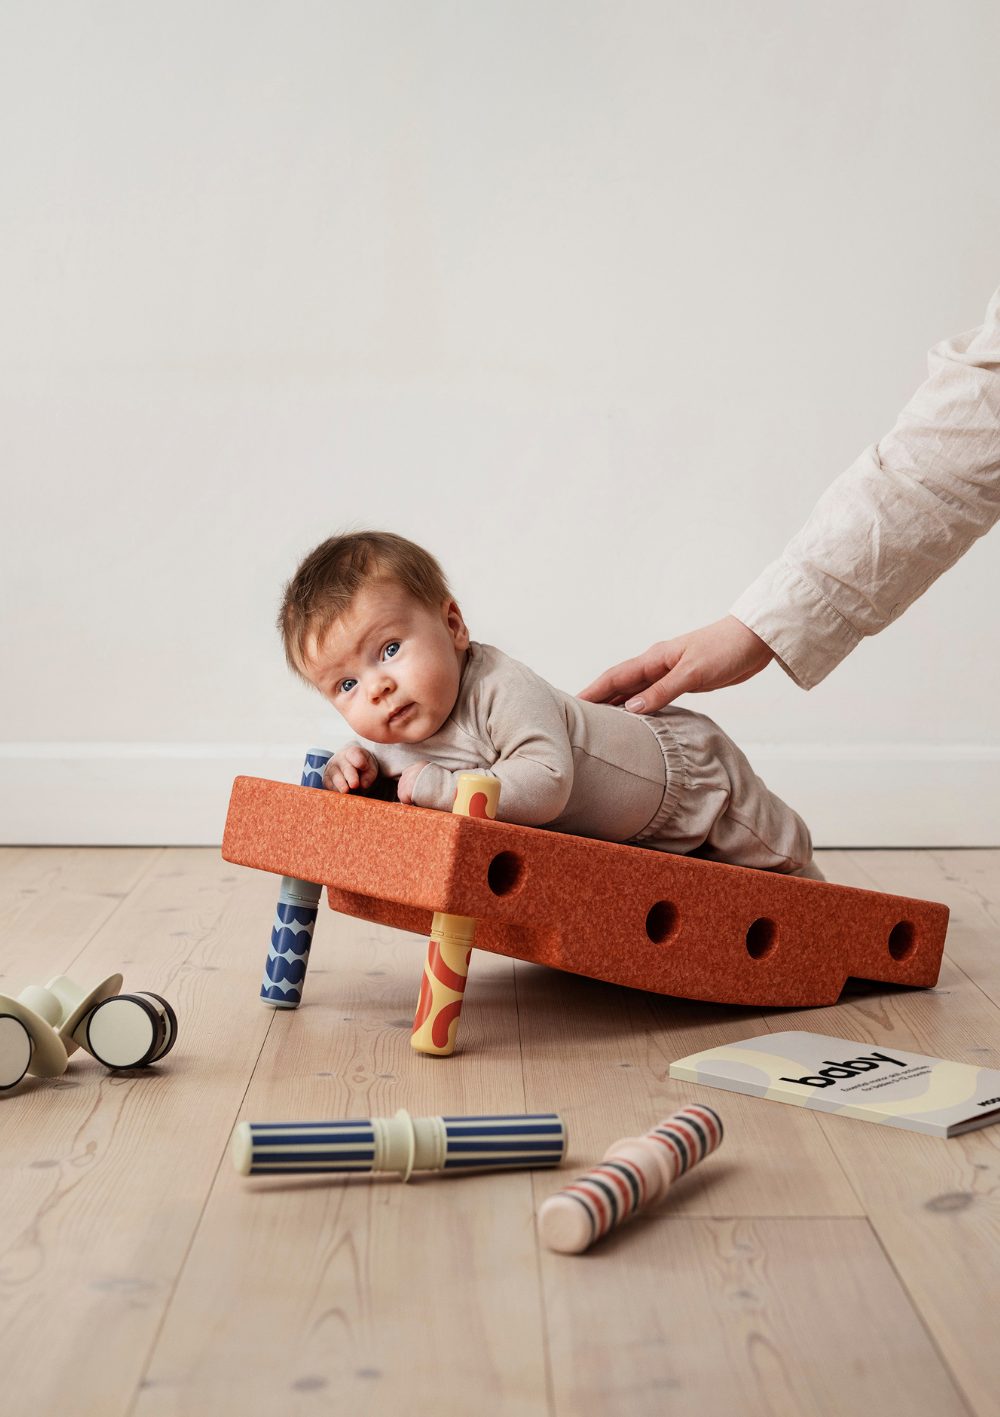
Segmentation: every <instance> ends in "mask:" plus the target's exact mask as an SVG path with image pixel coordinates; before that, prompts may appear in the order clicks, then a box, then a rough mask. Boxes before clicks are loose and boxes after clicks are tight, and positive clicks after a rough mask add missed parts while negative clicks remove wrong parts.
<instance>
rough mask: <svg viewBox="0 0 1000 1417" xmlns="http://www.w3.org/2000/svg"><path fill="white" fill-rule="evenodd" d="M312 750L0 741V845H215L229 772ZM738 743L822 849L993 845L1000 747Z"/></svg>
mask: <svg viewBox="0 0 1000 1417" xmlns="http://www.w3.org/2000/svg"><path fill="white" fill-rule="evenodd" d="M308 746H310V745H308V744H306V745H304V746H303V748H302V749H298V748H289V747H283V746H272V747H267V746H261V745H259V744H256V745H252V744H251V745H248V744H236V745H232V746H226V745H220V744H217V743H4V744H0V844H3V845H46V846H50V845H79V846H108V845H118V846H217V845H218V844H219V842H220V841H221V839H222V828H223V824H224V822H225V818H226V808H227V804H228V801H229V791H230V787H231V785H232V780H233V778H234V777H236V776H237V775H248V776H251V777H270V778H276V779H278V780H280V781H285V782H297V781H298V780H299V772H300V770H301V766H302V758H303V755H304V750H305V748H306V747H308ZM326 746H327V747H329V748H334V749H335V748H337V747H338V746H339V743H338V742H337V741H336V740H331V741H330V742H329V743H328V744H327V745H326ZM745 747H746V751H747V755H748V756H749V758H750V761H751V762H752V763H753V765H754V767H755V769H756V770H757V771H758V772H759V773H760V775H761V777H763V778H764V780H765V782H766V783H767V784H768V786H769V787H770V788H772V789H773V791H775V792H776V793H778V795H779V796H780V797H783V798H784V799H785V801H787V802H789V803H790V804H791V805H792V806H794V807H795V809H796V811H797V812H799V813H800V814H801V815H802V816H803V817H804V818H805V819H806V821H807V822H808V823H809V825H810V827H811V829H812V833H813V838H814V840H815V842H816V845H817V846H820V847H823V846H858V847H861V846H882V847H893V846H899V847H904V846H907V847H920V846H997V845H1000V805H998V804H1000V747H998V746H995V745H992V744H949V745H933V746H929V745H923V744H898V745H895V746H885V745H881V744H867V745H852V746H836V747H829V746H825V745H821V744H802V745H798V746H795V747H780V746H776V745H773V744H758V745H756V746H755V745H753V744H747V745H745Z"/></svg>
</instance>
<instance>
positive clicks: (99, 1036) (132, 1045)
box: [87, 994, 166, 1068]
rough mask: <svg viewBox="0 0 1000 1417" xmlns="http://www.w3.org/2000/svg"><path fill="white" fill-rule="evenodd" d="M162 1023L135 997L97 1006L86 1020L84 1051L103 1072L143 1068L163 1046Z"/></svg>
mask: <svg viewBox="0 0 1000 1417" xmlns="http://www.w3.org/2000/svg"><path fill="white" fill-rule="evenodd" d="M165 1031H166V1030H165V1026H164V1021H163V1018H162V1017H161V1015H160V1014H159V1013H158V1012H157V1011H156V1009H155V1008H154V1007H153V1005H152V1004H151V1003H148V1002H147V1000H145V999H142V998H140V997H139V995H137V994H118V995H116V996H115V998H113V999H105V1001H104V1003H103V1004H98V1006H97V1008H96V1009H95V1010H94V1011H93V1013H92V1014H91V1015H90V1017H89V1018H88V1019H87V1048H88V1050H89V1051H90V1052H91V1053H92V1054H93V1055H94V1057H95V1058H96V1059H97V1061H98V1062H99V1063H103V1064H104V1066H105V1067H106V1068H142V1067H145V1065H146V1064H147V1063H148V1062H149V1061H150V1060H151V1059H152V1058H153V1056H154V1055H155V1054H156V1052H157V1051H158V1050H159V1048H160V1047H161V1046H162V1044H163V1038H164V1033H165Z"/></svg>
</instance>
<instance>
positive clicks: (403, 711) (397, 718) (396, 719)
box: [386, 704, 415, 728]
mask: <svg viewBox="0 0 1000 1417" xmlns="http://www.w3.org/2000/svg"><path fill="white" fill-rule="evenodd" d="M414 707H415V705H414V704H404V705H403V707H402V708H398V709H394V710H393V711H392V713H391V714H390V715H389V717H388V719H387V720H386V726H387V727H388V728H396V727H397V726H398V725H399V724H400V723H401V722H402V721H403V719H405V717H406V715H407V714H408V713H409V712H410V710H411V709H412V708H414Z"/></svg>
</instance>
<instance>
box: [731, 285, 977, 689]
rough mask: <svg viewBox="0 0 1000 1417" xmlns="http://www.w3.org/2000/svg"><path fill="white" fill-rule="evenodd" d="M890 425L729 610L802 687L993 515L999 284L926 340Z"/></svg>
mask: <svg viewBox="0 0 1000 1417" xmlns="http://www.w3.org/2000/svg"><path fill="white" fill-rule="evenodd" d="M928 366H929V371H930V373H929V377H928V379H927V380H926V381H925V382H924V383H923V384H921V386H920V388H919V389H918V390H917V392H916V393H915V394H914V396H913V398H912V399H911V400H910V402H909V403H908V404H907V405H906V407H905V408H904V409H903V411H902V413H901V414H900V415H899V418H898V419H897V421H896V425H895V427H894V428H893V429H892V431H891V432H890V433H889V434H887V436H886V437H885V438H883V439H882V440H881V442H879V443H878V444H876V445H875V446H874V447H871V448H868V449H867V450H866V451H865V452H864V453H862V455H861V456H860V457H859V458H858V460H857V461H856V462H855V463H854V464H853V465H852V466H851V467H849V468H848V469H847V471H846V472H845V473H843V474H842V475H841V476H840V477H838V478H837V480H836V481H835V482H834V483H832V485H831V486H830V487H829V488H828V490H827V491H826V492H825V493H824V494H823V496H822V497H821V498H820V500H819V502H818V503H817V504H816V507H815V509H814V511H813V512H812V515H811V516H810V518H809V520H808V521H807V522H806V524H805V526H804V527H803V528H802V530H801V531H800V532H798V534H797V535H796V536H794V537H793V538H792V540H791V541H790V542H789V543H788V545H787V546H786V547H785V550H784V552H783V553H782V555H781V556H780V557H779V558H778V560H777V561H774V562H772V564H771V565H770V566H768V567H767V568H766V569H765V570H764V571H763V573H762V574H761V575H760V576H759V577H758V578H757V580H756V581H754V582H753V584H752V585H751V586H749V587H748V589H747V590H746V591H744V593H743V595H742V596H741V597H740V598H739V600H738V601H737V602H736V604H735V605H734V606H733V607H732V610H731V612H730V613H731V614H732V615H734V616H735V617H736V619H737V620H740V621H742V622H743V624H744V625H746V626H747V627H748V628H749V629H751V630H753V631H754V633H755V634H757V635H759V636H760V638H761V639H762V640H764V642H765V643H766V644H767V645H769V646H770V648H771V649H773V650H774V652H775V654H776V656H777V657H778V660H779V662H780V663H781V664H782V667H783V668H784V669H785V670H786V671H787V673H788V674H790V675H791V677H792V678H793V679H794V680H795V682H796V683H797V684H800V685H801V686H802V687H803V688H804V689H811V688H812V687H813V686H814V685H815V684H818V683H819V682H820V681H821V680H822V679H824V678H825V677H826V676H827V674H829V673H830V671H831V670H832V669H834V668H835V667H836V666H837V665H838V664H839V663H840V661H841V660H842V659H843V658H844V657H845V656H846V655H847V654H849V653H850V651H851V650H852V649H853V648H854V647H855V645H856V644H857V643H858V642H859V640H861V639H863V638H864V637H865V636H866V635H875V634H878V632H879V631H880V630H882V629H884V628H885V627H886V625H888V624H890V623H891V622H892V621H893V620H895V619H896V618H897V616H899V615H901V614H902V613H903V611H904V610H905V609H906V608H907V606H908V605H911V604H912V603H913V601H914V600H916V599H917V597H918V596H919V595H922V594H923V592H924V591H925V590H926V589H927V587H928V586H929V585H931V584H932V582H933V581H935V580H936V579H937V578H938V576H940V575H941V573H942V572H943V571H946V570H947V569H948V567H949V566H952V565H954V563H955V562H956V561H957V560H958V559H959V557H960V556H962V555H963V553H964V552H966V551H967V550H968V549H969V547H970V546H971V545H972V543H973V542H974V541H975V540H976V538H977V537H980V536H982V535H983V533H984V532H987V531H989V529H990V527H991V526H993V524H994V523H995V522H996V520H997V518H998V517H1000V290H997V291H996V292H995V293H994V295H993V298H992V300H991V301H990V305H989V308H988V309H987V312H986V318H985V320H984V322H983V324H982V326H981V327H980V328H979V329H977V330H973V331H971V332H969V333H967V334H964V335H958V336H956V337H955V338H954V339H951V340H947V341H945V343H943V344H940V345H937V346H935V348H934V349H932V350H931V352H930V354H929V356H928Z"/></svg>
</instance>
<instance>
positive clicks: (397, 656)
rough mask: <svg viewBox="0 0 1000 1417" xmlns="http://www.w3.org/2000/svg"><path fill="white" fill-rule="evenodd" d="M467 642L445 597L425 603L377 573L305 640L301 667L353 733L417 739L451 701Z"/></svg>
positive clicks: (372, 738) (434, 727)
mask: <svg viewBox="0 0 1000 1417" xmlns="http://www.w3.org/2000/svg"><path fill="white" fill-rule="evenodd" d="M468 646H469V632H468V630H467V629H466V627H465V622H464V620H463V619H462V614H461V611H460V610H459V608H458V606H457V605H456V604H455V602H454V601H453V600H446V601H444V602H443V603H442V604H441V605H440V606H439V607H437V608H432V607H431V606H428V605H422V604H421V603H420V602H419V601H417V600H414V599H413V597H412V596H411V595H409V593H408V592H407V591H405V590H404V589H403V588H402V587H401V586H398V585H395V584H393V583H392V582H391V581H380V582H377V583H375V584H374V585H372V586H368V587H366V588H365V589H364V590H360V591H359V592H358V594H357V595H356V596H355V597H354V600H353V601H352V603H351V606H350V608H349V609H348V610H347V612H346V613H345V614H344V615H342V616H341V617H340V618H339V619H338V620H335V621H334V623H333V624H332V625H331V626H330V628H329V629H328V630H327V631H326V633H325V634H324V635H322V636H320V637H318V639H317V638H315V637H314V638H310V639H308V640H307V641H306V645H305V654H304V658H303V665H302V668H303V672H304V673H305V676H306V678H307V679H308V680H309V682H310V683H311V684H314V685H315V686H316V688H317V689H319V691H320V693H321V694H322V695H323V696H324V698H327V699H329V701H330V703H331V704H333V706H334V708H335V709H336V710H337V712H338V713H340V714H342V715H343V717H344V718H346V720H347V722H348V723H349V724H350V726H351V728H353V730H354V732H355V733H357V734H358V736H359V737H360V738H367V739H368V740H369V742H372V743H421V742H423V740H424V739H425V738H430V737H431V735H432V734H434V733H436V732H437V731H438V729H439V728H441V727H442V725H443V724H444V722H445V720H446V719H447V717H448V715H449V714H450V713H451V711H452V709H453V708H454V707H455V700H456V699H457V697H458V685H459V681H460V679H461V677H462V664H463V662H464V659H465V651H466V650H467V649H468Z"/></svg>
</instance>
